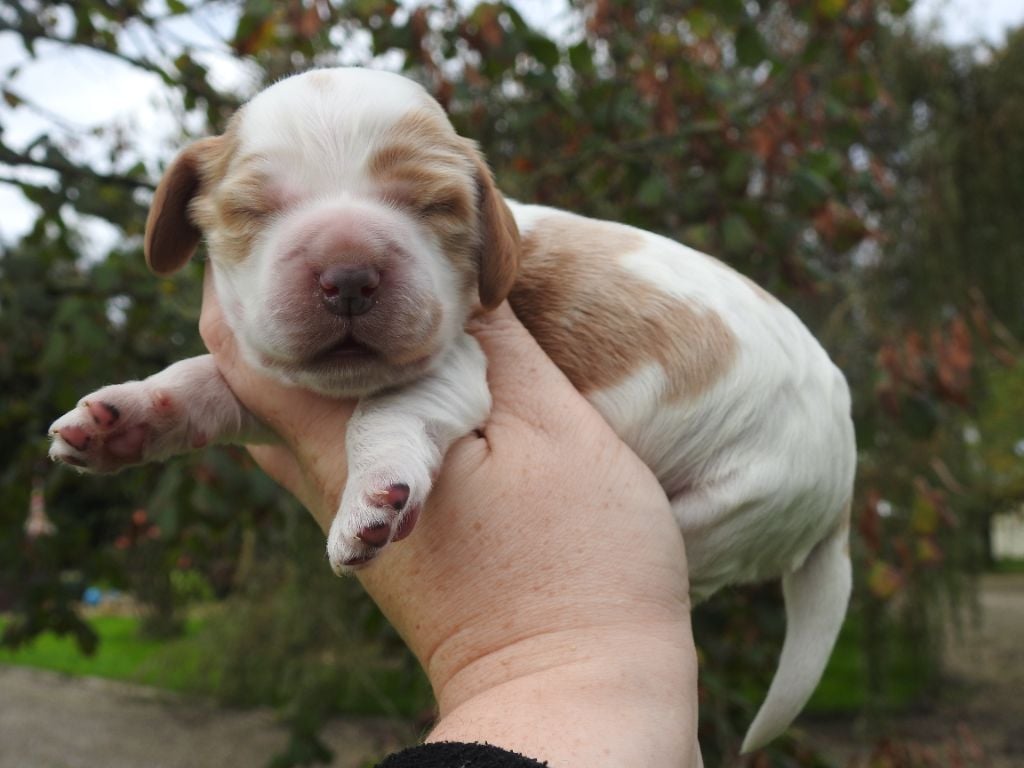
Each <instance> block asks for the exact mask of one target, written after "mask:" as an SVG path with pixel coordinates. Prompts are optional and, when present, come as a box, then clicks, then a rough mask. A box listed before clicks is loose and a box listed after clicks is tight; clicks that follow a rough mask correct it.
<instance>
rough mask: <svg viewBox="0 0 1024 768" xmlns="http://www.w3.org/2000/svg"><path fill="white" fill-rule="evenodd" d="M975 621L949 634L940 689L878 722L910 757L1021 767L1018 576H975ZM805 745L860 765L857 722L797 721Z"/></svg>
mask: <svg viewBox="0 0 1024 768" xmlns="http://www.w3.org/2000/svg"><path fill="white" fill-rule="evenodd" d="M979 598H980V609H981V610H980V615H979V616H978V620H977V622H976V623H971V625H970V626H967V627H965V628H964V630H963V635H962V637H960V638H956V637H955V636H954V637H952V638H951V640H950V643H949V646H948V648H947V652H946V659H947V661H946V674H945V684H944V685H943V686H942V693H941V694H940V695H939V696H938V697H937V698H936V700H934V701H931V702H926V703H925V705H924V706H922V708H921V709H920V710H919V711H915V712H912V713H909V714H907V715H903V716H900V717H895V718H891V719H890V720H889V721H888V722H886V723H884V724H883V726H882V727H883V728H884V730H885V731H886V734H888V735H890V736H891V737H892V738H893V740H894V741H900V742H909V745H910V746H909V750H910V753H911V754H912V756H913V760H914V761H913V762H911V760H910V759H909V758H908V757H906V756H904V757H903V762H899V761H896V760H895V758H894V762H891V763H889V764H890V765H899V766H904V765H908V766H910V765H913V766H915V768H916V766H922V767H924V766H927V767H928V768H932V766H936V767H938V766H941V767H942V768H946V767H947V766H949V768H954V767H955V768H961V767H962V768H1021V767H1022V766H1024V574H1019V573H1018V574H992V575H987V576H985V577H983V578H982V581H981V590H980V593H979ZM805 730H806V731H807V732H808V733H809V734H810V736H811V743H813V744H815V745H816V746H818V747H819V748H822V749H824V751H825V752H826V753H827V754H829V755H830V756H831V757H832V758H833V760H834V762H835V763H836V765H838V766H844V768H862V767H863V766H867V765H868V763H867V762H866V758H867V751H868V750H866V749H865V748H864V746H863V745H864V744H865V742H868V741H871V739H867V738H865V734H864V733H863V732H862V727H860V726H858V725H856V724H851V723H849V722H819V723H810V724H805Z"/></svg>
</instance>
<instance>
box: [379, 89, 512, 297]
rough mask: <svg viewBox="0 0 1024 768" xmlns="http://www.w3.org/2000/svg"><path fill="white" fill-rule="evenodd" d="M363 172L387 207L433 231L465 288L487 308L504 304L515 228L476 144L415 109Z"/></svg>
mask: <svg viewBox="0 0 1024 768" xmlns="http://www.w3.org/2000/svg"><path fill="white" fill-rule="evenodd" d="M367 171H368V173H369V174H370V177H371V178H373V179H374V180H375V181H376V182H377V184H378V185H379V186H380V189H381V195H382V197H383V199H384V200H385V201H386V202H389V203H391V204H393V205H395V206H397V207H400V208H403V209H406V210H408V211H410V212H412V213H413V214H415V215H416V216H417V217H419V218H420V219H421V220H422V221H423V222H424V223H425V224H426V226H427V227H428V228H430V229H431V230H432V231H433V232H434V234H435V235H436V236H437V238H438V242H439V243H440V244H441V247H442V250H443V251H444V254H445V256H446V257H447V258H448V259H449V260H450V261H451V263H452V264H453V266H454V267H455V269H456V271H457V272H458V274H460V275H461V276H462V277H463V283H464V288H465V289H466V290H469V289H470V288H471V287H473V286H476V287H477V289H478V290H479V294H480V298H481V301H482V303H483V304H484V306H486V307H488V308H491V307H494V306H497V305H498V304H500V303H501V302H502V301H503V300H504V298H505V296H506V295H507V293H508V290H509V288H510V287H511V284H512V280H513V279H514V275H515V271H516V264H517V255H518V247H519V239H518V229H516V226H515V220H514V218H513V217H512V214H511V212H510V211H509V210H508V206H507V205H505V201H504V200H503V199H502V197H501V194H500V193H499V192H498V190H497V188H496V187H495V186H494V180H493V178H492V176H491V173H490V171H489V170H488V168H487V165H486V163H485V162H484V161H483V158H482V157H481V156H480V153H479V152H478V150H477V148H476V145H475V144H474V143H473V142H471V141H469V140H468V139H464V138H462V137H461V136H459V135H458V134H456V133H455V131H454V130H453V129H452V127H451V125H450V124H449V123H448V120H447V118H445V117H444V115H443V113H441V112H440V111H438V112H435V111H433V110H429V109H418V110H415V111H413V112H410V113H409V114H408V115H406V116H405V117H403V118H402V119H400V120H399V121H398V122H397V123H396V124H395V125H394V126H393V127H392V128H391V129H390V131H389V132H388V134H387V135H386V136H384V137H383V138H382V140H381V144H380V148H379V149H378V150H377V151H376V152H375V153H374V155H373V156H372V157H371V158H370V161H369V163H368V166H367Z"/></svg>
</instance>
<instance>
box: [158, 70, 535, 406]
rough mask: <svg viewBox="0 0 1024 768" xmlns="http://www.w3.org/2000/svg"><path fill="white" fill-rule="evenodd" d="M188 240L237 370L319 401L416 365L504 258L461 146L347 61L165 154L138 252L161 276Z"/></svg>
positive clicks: (501, 268) (513, 252)
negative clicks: (236, 353)
mask: <svg viewBox="0 0 1024 768" xmlns="http://www.w3.org/2000/svg"><path fill="white" fill-rule="evenodd" d="M203 236H205V237H206V240H207V245H208V249H209V253H210V259H211V261H212V262H213V263H214V266H215V269H216V275H217V281H216V285H217V291H218V296H219V298H220V300H221V303H222V304H223V305H224V311H225V315H226V317H227V318H228V322H229V323H230V325H231V327H232V330H233V331H234V332H235V334H236V336H237V337H238V340H239V343H240V345H241V348H242V350H243V352H244V353H245V355H246V357H247V358H248V360H249V361H250V363H253V364H255V365H257V366H259V367H261V368H263V369H265V370H268V371H270V372H272V373H275V374H277V375H278V376H279V377H280V378H283V379H285V380H287V381H291V382H294V383H297V384H300V385H302V386H305V387H308V388H310V389H314V390H316V391H319V392H324V393H326V394H332V395H359V394H364V393H366V392H369V391H372V390H375V389H379V388H382V387H387V386H392V385H395V384H399V383H402V382H404V381H408V380H411V379H412V378H415V377H416V376H417V375H419V374H420V373H422V372H423V371H425V370H426V369H427V368H429V367H430V365H431V364H432V363H433V362H434V361H435V360H436V359H437V358H438V356H439V355H440V353H441V352H443V350H444V349H445V348H446V346H447V345H448V343H449V342H450V341H451V340H452V339H454V338H455V337H456V336H457V335H458V334H459V333H461V332H462V327H463V323H464V322H465V320H466V317H467V316H468V314H469V313H470V312H471V310H472V309H473V308H474V307H475V306H477V305H478V304H479V305H480V306H482V307H483V308H484V309H490V308H493V307H495V306H497V305H498V304H500V303H501V301H502V300H503V299H504V298H505V296H506V295H507V294H508V292H509V290H510V289H511V287H512V283H513V281H514V279H515V274H516V267H517V264H518V247H519V235H518V230H517V229H516V225H515V222H514V220H513V218H512V215H511V213H510V211H509V210H508V207H507V206H506V205H505V202H504V200H503V199H502V197H501V194H500V193H499V192H498V191H497V189H496V188H495V186H494V181H493V179H492V177H491V174H490V171H489V170H488V169H487V166H486V164H485V163H484V161H483V159H482V158H481V156H480V154H479V152H478V151H477V149H476V147H475V145H474V144H473V143H472V142H470V141H468V140H466V139H463V138H462V137H460V136H458V135H457V134H456V133H455V131H454V130H453V129H452V127H451V124H450V123H449V122H448V120H447V118H446V117H445V115H444V113H443V111H442V110H441V108H440V106H438V104H437V103H436V102H435V101H434V100H433V99H431V98H430V96H429V95H428V94H427V93H426V92H425V91H423V90H422V89H421V88H420V87H419V86H418V85H416V84H415V83H413V82H412V81H410V80H407V79H405V78H403V77H400V76H398V75H393V74H389V73H385V72H378V71H372V70H362V69H324V70H315V71H312V72H307V73H305V74H302V75H297V76H295V77H291V78H289V79H287V80H283V81H281V82H279V83H277V84H276V85H274V86H272V87H270V88H268V89H267V90H265V91H263V92H262V93H261V94H259V95H258V96H256V97H255V98H254V99H253V100H252V101H251V102H249V103H248V104H247V105H246V106H245V107H243V108H242V109H241V110H240V111H239V112H238V113H237V114H236V115H235V116H234V118H233V119H232V121H231V123H230V125H229V127H228V129H227V131H226V132H225V133H224V134H223V135H221V136H216V137H213V138H209V139H203V140H201V141H198V142H196V143H195V144H193V145H191V146H190V147H188V148H186V149H185V150H184V151H183V152H182V153H181V154H180V155H179V156H178V158H177V159H176V160H175V161H174V162H173V163H172V164H171V166H170V168H168V170H167V172H166V173H165V175H164V177H163V179H162V180H161V182H160V185H159V186H158V188H157V191H156V195H155V197H154V200H153V206H152V209H151V210H150V214H149V219H148V221H147V223H146V237H145V250H146V260H147V262H148V263H149V266H150V267H151V268H152V269H153V271H155V272H157V273H158V274H168V273H170V272H173V271H174V270H176V269H179V268H181V267H182V266H183V265H184V264H185V263H186V262H187V261H188V259H189V258H190V257H191V255H192V253H193V252H194V250H195V248H196V246H197V245H198V243H199V240H200V239H201V238H202V237H203Z"/></svg>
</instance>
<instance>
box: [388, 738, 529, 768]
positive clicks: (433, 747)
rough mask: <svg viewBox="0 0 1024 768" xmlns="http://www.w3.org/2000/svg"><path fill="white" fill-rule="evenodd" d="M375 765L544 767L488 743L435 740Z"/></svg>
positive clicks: (392, 767) (404, 767) (408, 767)
mask: <svg viewBox="0 0 1024 768" xmlns="http://www.w3.org/2000/svg"><path fill="white" fill-rule="evenodd" d="M377 768H547V763H540V762H538V761H536V760H533V759H532V758H529V757H523V756H522V755H520V754H517V753H515V752H509V751H508V750H507V749H502V748H501V747H494V746H491V745H490V744H469V743H463V742H459V741H438V742H434V743H432V744H420V745H419V746H415V747H409V748H408V749H403V750H402V751H401V752H396V753H394V754H393V755H388V756H387V757H385V758H384V760H383V761H381V762H380V763H378V764H377Z"/></svg>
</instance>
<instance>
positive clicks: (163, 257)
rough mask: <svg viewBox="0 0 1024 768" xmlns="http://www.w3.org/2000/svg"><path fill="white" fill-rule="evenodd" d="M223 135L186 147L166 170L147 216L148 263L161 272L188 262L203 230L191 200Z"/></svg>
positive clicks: (178, 267) (170, 270)
mask: <svg viewBox="0 0 1024 768" xmlns="http://www.w3.org/2000/svg"><path fill="white" fill-rule="evenodd" d="M221 140H222V139H221V137H220V136H213V137H211V138H208V139H200V140H199V141H197V142H195V143H194V144H191V145H189V146H188V147H186V148H185V149H184V150H183V151H182V152H181V154H179V155H178V156H177V157H176V158H174V162H172V163H171V165H170V167H169V168H168V169H167V170H166V171H165V172H164V176H163V178H162V179H160V183H159V184H158V185H157V188H156V194H155V195H154V196H153V204H152V206H151V207H150V209H149V217H148V218H147V219H146V237H145V241H144V249H145V253H146V263H147V264H148V265H149V268H150V269H151V270H153V271H154V272H156V273H157V274H158V275H169V274H171V273H172V272H176V271H177V270H179V269H181V268H182V267H183V266H185V264H186V263H188V260H189V259H190V258H192V254H193V253H195V250H196V246H197V245H199V239H200V238H201V237H202V234H203V233H202V232H201V231H200V230H199V228H198V227H197V226H196V225H195V224H194V223H193V222H192V218H191V217H190V216H189V203H191V202H192V198H194V197H195V196H196V194H197V193H198V192H199V183H200V163H201V161H202V160H203V158H204V157H206V156H208V154H209V153H210V152H211V151H216V150H217V149H218V148H219V147H220V143H221Z"/></svg>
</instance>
